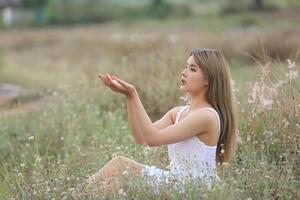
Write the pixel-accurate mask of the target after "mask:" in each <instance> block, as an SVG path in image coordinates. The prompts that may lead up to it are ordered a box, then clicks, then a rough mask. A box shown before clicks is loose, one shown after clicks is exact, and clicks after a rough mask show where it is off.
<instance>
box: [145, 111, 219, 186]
mask: <svg viewBox="0 0 300 200" xmlns="http://www.w3.org/2000/svg"><path fill="white" fill-rule="evenodd" d="M188 107H189V106H184V107H183V108H182V109H181V110H180V111H179V112H178V113H177V114H176V120H175V123H178V122H179V118H180V116H181V114H182V112H183V111H184V110H185V109H186V108H188ZM202 109H208V110H211V111H213V112H214V113H215V114H216V116H217V120H218V127H219V128H218V131H219V132H220V118H219V115H218V113H217V111H216V110H214V109H213V108H202ZM167 146H168V156H169V160H170V164H169V165H168V167H167V168H168V169H169V170H162V169H159V168H157V167H156V166H148V165H145V168H144V169H143V170H142V171H141V175H144V176H147V177H152V178H151V180H150V179H148V180H149V181H148V183H150V184H153V183H154V185H156V189H157V192H159V186H160V185H161V184H164V183H168V182H169V181H172V180H175V181H177V182H179V183H184V180H186V179H188V180H192V179H197V178H200V179H201V180H203V181H204V182H205V183H206V184H207V185H208V186H209V187H210V186H211V184H212V181H214V180H217V181H220V178H219V176H218V175H217V172H216V161H215V159H216V149H217V145H214V146H209V145H206V144H205V143H203V142H202V141H201V140H200V139H199V138H198V137H197V136H193V137H191V138H188V139H185V140H183V141H180V142H178V143H173V144H168V145H167ZM180 186H181V187H180V188H179V189H181V191H182V192H184V189H183V187H182V186H183V184H180Z"/></svg>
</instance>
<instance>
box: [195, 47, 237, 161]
mask: <svg viewBox="0 0 300 200" xmlns="http://www.w3.org/2000/svg"><path fill="white" fill-rule="evenodd" d="M192 55H193V56H194V58H195V61H196V63H197V64H198V65H199V66H200V68H201V70H202V71H203V73H204V76H205V77H206V78H207V80H208V89H207V94H206V95H207V99H208V101H209V103H210V104H211V105H212V106H213V108H214V109H215V110H216V111H217V112H218V113H219V116H220V122H221V133H220V137H219V141H218V144H217V151H216V161H217V163H218V164H219V165H222V164H224V163H225V162H226V163H229V161H231V159H232V158H233V155H234V152H235V148H236V137H237V133H238V132H237V119H236V112H235V105H236V104H235V97H234V93H233V88H232V79H231V76H230V69H229V65H228V62H227V61H226V59H225V57H224V56H223V55H222V53H221V52H220V51H219V50H217V49H196V50H193V51H192V52H191V53H190V56H192Z"/></svg>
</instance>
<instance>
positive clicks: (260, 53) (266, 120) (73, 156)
mask: <svg viewBox="0 0 300 200" xmlns="http://www.w3.org/2000/svg"><path fill="white" fill-rule="evenodd" d="M83 2H84V3H83ZM121 2H123V4H122V3H121ZM124 2H126V3H124ZM139 2H140V1H133V0H132V1H117V0H114V1H96V3H95V2H94V1H93V3H92V1H24V2H23V3H24V4H22V5H21V8H24V9H33V10H36V9H37V10H38V9H42V10H43V11H42V12H43V13H45V15H44V17H43V18H42V19H43V20H42V21H39V22H37V21H33V22H32V23H31V24H29V25H30V26H28V24H26V26H25V24H23V25H22V24H18V25H17V24H16V25H14V26H12V27H6V28H4V27H2V30H1V31H0V38H1V40H0V49H1V51H0V86H1V87H0V88H1V89H0V133H1V134H0V163H1V164H0V198H2V199H71V198H72V197H71V193H72V192H73V191H74V189H75V188H77V187H80V186H81V184H82V183H84V181H85V180H86V179H87V177H88V176H90V175H92V174H94V173H95V172H96V171H97V170H99V169H100V168H101V167H103V166H104V165H105V164H106V163H107V162H108V161H109V160H110V159H112V158H113V157H114V156H116V155H123V156H126V157H128V158H131V159H134V160H136V161H138V162H140V163H143V164H147V165H155V166H157V167H160V168H162V169H165V167H166V166H167V165H168V156H167V149H166V146H161V147H152V148H151V147H146V146H141V145H137V144H135V142H134V139H133V137H132V136H131V130H130V127H129V123H128V119H127V110H126V101H125V97H123V96H121V95H118V94H116V93H113V92H111V91H110V90H109V89H108V88H105V87H104V86H103V85H102V84H101V81H100V80H99V79H98V77H97V75H98V73H100V72H102V73H104V72H107V73H112V74H116V75H118V76H119V77H121V78H123V79H124V80H126V81H128V82H129V83H132V84H134V85H135V87H136V88H137V90H138V92H139V95H140V97H141V100H142V102H143V105H144V106H145V109H146V111H147V113H148V114H149V116H150V117H151V119H152V121H153V122H154V121H156V120H158V119H159V118H160V117H162V115H163V114H164V113H166V112H167V111H168V110H169V109H171V108H173V107H175V106H179V105H185V102H184V101H183V100H182V99H181V98H180V97H182V96H183V95H184V94H183V93H181V92H180V91H179V87H180V76H181V71H182V70H183V68H184V63H185V62H186V59H187V56H188V54H189V52H190V51H191V50H192V49H195V48H201V47H210V48H219V49H220V50H221V51H222V52H223V53H224V55H225V56H226V57H227V58H228V60H229V62H230V70H231V74H232V79H233V81H234V91H235V95H236V99H237V102H236V106H237V112H238V113H237V114H238V127H239V132H240V140H239V143H238V144H239V145H238V148H237V151H236V155H235V159H234V161H233V163H232V166H231V167H230V169H229V170H228V171H220V176H221V179H222V180H223V182H222V183H221V184H217V185H215V186H214V187H213V188H212V190H210V191H209V190H208V189H207V188H206V187H200V186H199V184H200V183H196V182H195V183H190V184H188V185H187V193H185V194H179V193H178V192H177V191H175V190H174V189H172V188H169V186H166V187H165V188H164V189H163V192H162V193H161V194H160V195H155V194H154V193H153V192H151V190H148V186H147V185H145V184H143V182H139V181H142V180H136V182H133V183H129V185H127V186H126V187H124V188H123V189H122V190H120V191H119V194H118V195H116V196H113V197H110V198H116V199H124V198H128V199H151V198H153V199H154V198H158V199H183V198H186V199H190V198H191V199H193V198H194V199H199V198H201V199H299V198H300V193H299V189H298V188H299V186H300V185H299V178H300V176H299V175H300V170H299V165H300V162H299V144H300V141H299V132H300V131H299V130H300V120H299V119H300V117H299V111H300V97H299V95H300V90H299V86H300V83H299V82H300V81H299V77H298V70H299V64H298V63H299V56H298V52H299V46H300V45H299V44H300V39H299V37H298V36H299V33H300V29H299V27H298V24H299V21H300V20H299V17H300V15H299V14H298V13H299V9H298V8H297V5H298V4H297V1H292V0H290V1H271V0H269V1H267V0H265V1H263V6H262V7H257V6H256V7H255V5H256V4H254V1H246V0H245V1H238V2H236V1H230V0H227V1H225V0H224V1H220V2H219V1H218V2H217V1H188V2H189V3H185V4H183V1H179V0H178V1H175V0H174V1H148V2H146V1H145V3H139ZM185 2H186V1H185ZM87 22H89V23H87ZM104 22H105V23H104ZM55 24H56V25H55ZM57 24H59V25H57ZM71 24H72V25H71ZM37 25H42V26H40V27H39V26H37ZM7 85H9V86H10V87H9V88H11V89H9V91H10V93H9V94H8V92H7V87H8V86H7ZM3 88H6V90H5V89H3ZM12 88H14V89H12ZM5 91H6V92H5ZM12 91H14V92H15V93H16V95H11V93H13V92H12ZM82 198H83V197H82ZM86 198H88V197H86ZM89 198H90V199H93V198H94V197H89Z"/></svg>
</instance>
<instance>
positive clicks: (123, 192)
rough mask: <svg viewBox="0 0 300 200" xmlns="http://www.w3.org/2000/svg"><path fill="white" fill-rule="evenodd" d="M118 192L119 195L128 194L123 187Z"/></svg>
mask: <svg viewBox="0 0 300 200" xmlns="http://www.w3.org/2000/svg"><path fill="white" fill-rule="evenodd" d="M118 193H119V195H123V196H125V195H126V192H125V191H124V190H123V188H120V189H119V191H118Z"/></svg>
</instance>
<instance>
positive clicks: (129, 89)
mask: <svg viewBox="0 0 300 200" xmlns="http://www.w3.org/2000/svg"><path fill="white" fill-rule="evenodd" d="M98 76H99V77H100V78H101V80H102V81H103V83H104V84H105V85H106V86H108V87H109V88H110V89H111V90H113V91H115V92H118V93H121V94H124V95H125V96H127V97H131V96H132V95H133V94H134V93H135V92H136V90H135V87H134V86H133V85H131V84H129V83H127V82H125V81H123V80H121V79H119V78H118V77H116V76H114V75H109V74H99V75H98Z"/></svg>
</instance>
